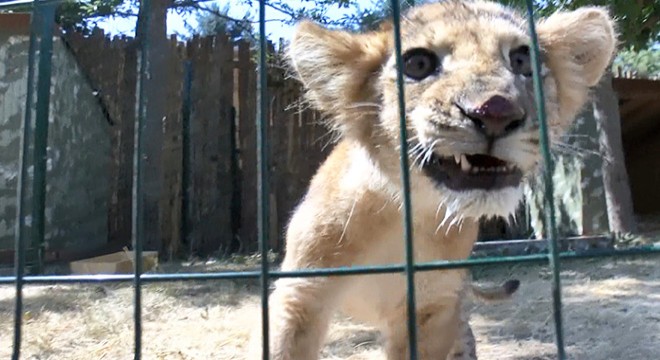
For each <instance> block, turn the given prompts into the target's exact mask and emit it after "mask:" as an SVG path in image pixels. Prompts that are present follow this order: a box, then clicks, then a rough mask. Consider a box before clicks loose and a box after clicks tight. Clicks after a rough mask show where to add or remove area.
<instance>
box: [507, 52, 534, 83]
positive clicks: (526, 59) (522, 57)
mask: <svg viewBox="0 0 660 360" xmlns="http://www.w3.org/2000/svg"><path fill="white" fill-rule="evenodd" d="M509 61H511V70H513V73H514V74H516V75H523V76H532V60H531V58H530V56H529V46H521V47H519V48H516V49H513V50H511V52H509Z"/></svg>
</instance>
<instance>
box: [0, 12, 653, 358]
mask: <svg viewBox="0 0 660 360" xmlns="http://www.w3.org/2000/svg"><path fill="white" fill-rule="evenodd" d="M60 2H61V1H57V0H42V1H27V0H17V1H5V2H3V3H1V4H0V9H12V8H15V7H18V6H25V5H30V6H31V7H32V9H31V11H32V18H31V24H30V45H29V57H28V76H27V97H26V100H25V102H26V104H25V109H26V111H25V116H24V121H23V124H22V136H21V152H20V172H19V174H20V175H19V180H18V184H19V185H18V193H17V214H16V224H17V226H16V236H15V239H16V240H15V249H16V251H15V262H14V264H15V275H14V276H4V277H0V284H14V285H15V289H16V295H15V308H14V310H15V317H14V341H13V359H15V360H18V359H19V358H20V357H21V344H22V339H21V335H22V326H23V287H24V286H25V285H28V284H63V283H99V282H132V283H133V289H134V298H133V303H134V308H133V309H134V313H133V320H134V324H133V327H134V354H135V355H134V357H135V359H140V358H142V355H141V354H142V348H143V343H142V317H143V316H142V312H141V311H142V296H141V294H142V290H141V289H142V286H143V284H145V283H151V282H170V281H181V280H230V279H247V278H253V279H257V278H258V279H259V280H260V284H261V287H260V291H261V309H262V312H261V315H262V316H261V319H262V326H261V328H262V340H263V342H262V347H263V349H264V351H263V358H264V359H268V358H269V355H270V354H269V338H270V334H269V328H270V326H269V304H268V295H269V286H270V283H271V281H272V280H273V279H279V278H297V277H301V278H302V277H320V276H352V275H366V274H385V273H395V272H399V273H405V278H406V283H407V315H408V316H407V319H408V323H407V331H408V335H409V336H408V339H409V356H410V359H417V358H418V351H417V350H418V349H417V329H418V327H417V324H416V316H415V314H416V303H415V286H414V284H415V273H416V272H423V271H430V270H441V269H456V268H469V267H475V266H488V265H496V264H503V263H531V262H534V263H544V264H545V263H547V264H548V265H549V267H550V269H551V271H552V286H551V289H550V293H551V294H552V298H553V302H552V304H553V307H552V311H553V314H554V327H555V339H556V348H557V357H558V358H559V359H565V358H566V352H565V345H564V339H563V331H564V330H563V325H562V300H561V295H562V291H561V281H560V276H559V274H560V260H561V259H575V258H590V257H599V256H622V255H634V254H648V253H651V252H658V251H660V249H659V248H658V247H657V246H655V247H654V246H650V247H645V248H635V249H628V250H606V251H597V252H596V251H593V252H570V251H567V252H560V250H559V247H558V245H557V244H558V234H557V232H556V224H555V221H556V220H555V213H554V204H553V202H552V200H551V199H553V182H552V167H553V164H552V157H551V156H550V145H549V135H548V134H549V131H548V128H547V121H546V115H545V101H544V94H543V86H542V82H541V77H540V76H541V75H540V74H541V65H540V64H541V62H540V61H539V56H540V55H539V54H540V49H539V43H538V40H537V34H536V29H535V23H534V8H533V6H534V5H533V1H531V0H527V1H526V10H527V16H528V20H529V34H530V37H531V39H532V44H533V46H532V47H531V58H532V63H533V84H534V95H535V96H534V97H535V105H536V109H537V111H538V120H539V128H540V140H541V141H540V147H541V152H542V155H543V160H544V164H545V169H544V173H543V174H544V177H545V179H546V181H545V182H544V184H545V186H546V187H545V198H546V202H545V209H546V222H547V224H548V226H547V229H549V232H548V234H547V238H548V239H547V241H548V244H549V247H548V249H549V251H548V252H547V254H535V255H524V256H501V257H486V258H479V259H466V260H458V261H433V262H425V263H416V262H415V261H414V259H413V253H414V252H413V244H414V243H413V238H414V234H413V225H412V224H413V219H412V211H411V199H410V195H409V194H410V190H411V189H410V186H411V185H410V178H409V166H410V164H409V163H408V150H409V149H408V141H407V139H408V138H409V136H408V134H407V132H406V126H405V124H406V105H405V98H404V95H403V94H404V91H403V90H404V78H403V72H402V43H401V21H400V19H401V9H400V4H399V2H398V1H396V0H393V1H392V2H391V9H392V13H393V31H394V48H395V52H394V53H395V59H396V67H397V78H396V85H397V89H398V94H399V96H398V115H399V119H400V124H399V126H400V140H401V141H400V166H401V173H402V178H401V183H402V193H403V195H404V198H403V218H402V221H403V224H404V225H403V229H404V233H403V234H401V235H402V241H403V242H404V243H405V263H403V264H391V265H383V266H355V267H345V268H315V269H305V270H298V271H279V270H271V269H270V268H269V266H270V263H269V260H268V259H269V256H268V252H269V244H271V239H270V238H269V236H270V224H269V215H270V212H269V209H270V205H269V189H268V184H269V183H270V182H269V168H268V166H267V164H268V152H267V151H266V149H267V148H268V146H269V144H268V136H267V135H268V134H267V129H268V127H267V125H266V124H267V121H268V119H267V113H268V100H267V99H268V85H269V84H268V76H267V74H268V69H267V38H266V9H265V5H266V4H265V1H264V0H262V1H259V22H258V23H259V31H258V33H259V37H258V45H259V52H258V55H259V56H258V82H257V84H258V85H257V99H258V101H257V102H258V107H257V112H256V119H255V121H256V129H257V132H256V144H257V147H258V151H257V179H258V184H257V188H258V203H257V219H258V239H259V252H260V254H261V264H260V265H261V268H260V270H259V271H227V272H216V273H191V274H143V270H142V261H141V259H142V252H143V243H144V227H143V226H144V216H145V211H146V210H145V206H144V205H145V204H144V201H143V199H144V192H145V188H144V186H145V178H144V176H145V172H144V169H145V166H146V161H147V160H146V159H147V158H148V153H147V151H146V150H145V148H144V143H143V141H144V129H145V121H146V118H147V106H148V104H147V102H146V101H145V88H144V81H145V80H144V79H147V78H148V77H149V76H150V75H151V68H150V64H149V61H148V59H149V52H150V51H151V48H150V44H151V42H150V41H151V39H149V37H148V36H146V37H144V38H142V39H141V41H140V44H139V46H140V52H139V56H140V61H139V79H138V81H139V86H138V92H137V97H138V101H137V104H138V106H137V125H136V129H137V134H136V139H137V144H136V152H135V157H134V163H135V167H134V169H135V172H134V174H133V176H134V178H135V179H136V181H135V182H134V185H133V204H132V218H133V221H132V224H133V228H132V246H133V250H134V253H133V256H134V259H133V260H134V261H133V263H134V264H135V270H134V274H133V275H58V276H46V275H26V256H28V254H27V252H28V251H27V249H28V245H29V248H30V249H32V252H33V254H30V257H31V258H32V259H34V260H36V261H35V264H41V263H42V260H40V258H41V257H42V256H43V253H42V252H43V243H44V236H45V235H44V224H45V220H44V219H45V213H44V206H45V205H44V202H45V196H46V166H47V164H46V158H47V157H46V146H47V139H48V116H49V102H50V88H51V74H52V62H51V60H52V53H53V29H54V24H55V10H56V7H57V5H58V4H59V3H60ZM152 3H153V1H149V0H143V1H141V2H140V6H141V13H143V14H145V15H144V17H143V18H142V21H144V23H147V24H148V23H149V21H150V16H149V14H150V11H149V7H150V6H151V4H152ZM186 83H188V81H186ZM188 86H189V84H188ZM188 106H189V104H188ZM30 166H33V167H34V171H33V173H32V174H29V173H28V168H30ZM28 217H29V218H30V219H31V221H32V223H31V227H30V230H29V231H28V230H27V226H26V219H27V218H28ZM40 270H41V269H39V268H38V267H37V268H32V271H33V272H35V273H37V274H39V273H40Z"/></svg>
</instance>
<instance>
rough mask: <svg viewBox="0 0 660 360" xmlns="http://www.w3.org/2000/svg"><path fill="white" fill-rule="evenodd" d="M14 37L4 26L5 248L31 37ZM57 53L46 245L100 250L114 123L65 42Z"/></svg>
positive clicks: (0, 101)
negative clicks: (107, 117)
mask: <svg viewBox="0 0 660 360" xmlns="http://www.w3.org/2000/svg"><path fill="white" fill-rule="evenodd" d="M15 34H16V32H15V31H6V30H5V31H4V32H3V30H2V29H0V250H2V249H12V248H13V242H14V223H15V217H16V189H17V188H16V187H17V174H18V165H19V164H18V155H19V147H20V136H21V123H22V121H23V118H24V110H25V99H26V94H27V89H26V88H27V57H28V53H27V49H28V39H27V36H25V35H15ZM53 53H54V55H53V69H52V74H53V75H52V86H51V104H50V117H49V139H48V163H47V164H48V165H47V167H48V170H47V196H46V243H47V248H50V249H64V248H67V249H71V248H75V249H81V248H88V247H96V246H100V245H102V244H105V243H106V242H107V232H108V231H107V228H108V226H107V221H108V216H107V215H108V207H107V201H108V197H109V181H108V169H109V162H110V136H109V124H108V123H107V121H106V119H105V116H104V115H103V113H102V111H101V109H100V107H99V105H98V102H97V100H96V98H95V97H94V95H93V93H92V89H91V88H90V86H89V84H88V83H87V81H86V79H85V78H84V76H83V74H82V73H81V72H80V70H79V68H78V66H77V64H76V62H75V59H74V58H73V57H72V56H71V54H70V53H69V52H68V51H67V49H66V48H65V47H64V44H63V43H62V42H61V41H60V40H59V38H58V39H56V40H55V43H54V51H53ZM30 173H31V171H30Z"/></svg>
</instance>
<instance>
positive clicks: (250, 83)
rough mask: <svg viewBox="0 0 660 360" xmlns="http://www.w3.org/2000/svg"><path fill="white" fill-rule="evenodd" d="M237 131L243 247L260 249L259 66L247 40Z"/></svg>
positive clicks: (242, 48)
mask: <svg viewBox="0 0 660 360" xmlns="http://www.w3.org/2000/svg"><path fill="white" fill-rule="evenodd" d="M238 63H239V74H238V77H239V78H238V97H239V106H238V117H239V123H238V132H239V151H240V171H241V224H240V232H239V234H240V235H239V236H240V242H241V251H243V252H252V251H256V249H257V226H256V225H257V217H256V214H257V173H256V169H257V152H256V151H257V149H256V128H255V121H256V107H257V101H256V90H257V87H256V79H257V77H256V75H257V74H256V70H255V69H256V67H255V64H254V62H252V60H251V59H250V47H249V44H248V43H246V42H240V43H239V44H238Z"/></svg>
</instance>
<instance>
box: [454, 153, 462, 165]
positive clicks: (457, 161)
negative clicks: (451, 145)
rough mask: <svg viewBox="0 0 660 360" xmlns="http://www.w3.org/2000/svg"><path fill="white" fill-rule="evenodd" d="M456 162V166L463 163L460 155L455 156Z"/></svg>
mask: <svg viewBox="0 0 660 360" xmlns="http://www.w3.org/2000/svg"><path fill="white" fill-rule="evenodd" d="M454 161H456V165H458V164H460V163H461V156H460V155H458V154H454Z"/></svg>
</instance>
